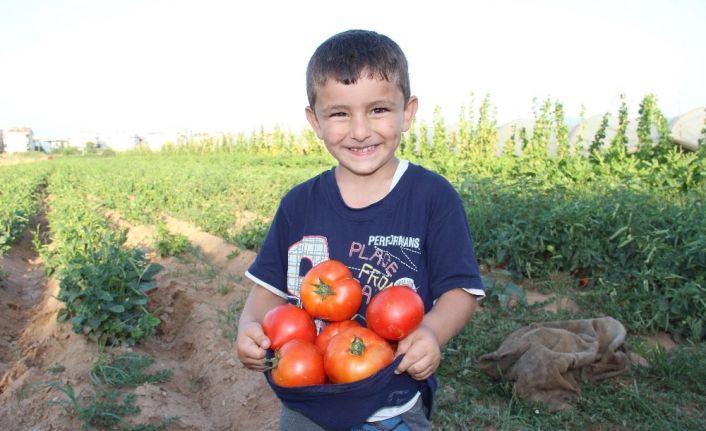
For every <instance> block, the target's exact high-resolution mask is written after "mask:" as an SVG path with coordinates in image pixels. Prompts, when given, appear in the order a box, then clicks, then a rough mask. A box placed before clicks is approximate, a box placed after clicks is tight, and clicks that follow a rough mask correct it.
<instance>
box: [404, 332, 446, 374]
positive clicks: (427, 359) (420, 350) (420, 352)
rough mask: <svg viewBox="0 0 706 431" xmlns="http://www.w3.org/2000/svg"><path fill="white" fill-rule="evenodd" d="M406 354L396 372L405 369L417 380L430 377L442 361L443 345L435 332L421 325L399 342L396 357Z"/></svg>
mask: <svg viewBox="0 0 706 431" xmlns="http://www.w3.org/2000/svg"><path fill="white" fill-rule="evenodd" d="M403 353H404V354H405V356H404V358H402V361H400V363H399V365H398V366H397V368H396V369H395V374H402V373H404V372H405V371H406V372H407V373H409V375H410V376H412V378H413V379H415V380H424V379H426V378H427V377H430V376H431V375H432V374H433V373H434V371H436V369H437V368H439V363H440V362H441V347H440V346H439V340H437V338H436V335H434V332H433V331H432V330H431V329H429V328H427V327H426V326H424V325H423V324H422V325H420V326H419V327H418V328H417V329H415V330H414V332H412V333H411V334H409V335H408V336H407V337H405V338H403V339H402V340H400V342H399V343H398V344H397V350H396V351H395V357H398V356H399V355H401V354H403Z"/></svg>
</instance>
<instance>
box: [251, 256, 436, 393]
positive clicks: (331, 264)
mask: <svg viewBox="0 0 706 431" xmlns="http://www.w3.org/2000/svg"><path fill="white" fill-rule="evenodd" d="M300 294H301V303H302V307H303V308H299V307H297V306H295V305H292V304H284V305H280V306H278V307H275V308H273V309H272V310H270V311H269V312H268V313H267V314H266V315H265V318H264V320H263V322H262V326H263V329H264V331H265V335H267V337H268V338H269V339H270V342H271V348H272V349H273V350H274V351H275V355H274V357H273V358H272V380H273V381H274V383H275V384H277V385H279V386H284V387H298V386H309V385H320V384H324V383H327V382H331V383H351V382H355V381H358V380H362V379H364V378H366V377H369V376H371V375H373V374H375V373H376V372H377V371H379V370H380V369H382V368H385V367H386V366H387V365H389V364H390V363H392V361H393V359H394V351H393V347H392V344H391V343H396V342H397V341H398V340H401V339H402V338H404V337H406V336H407V335H408V334H410V333H411V332H412V331H414V330H415V329H416V328H417V326H419V324H420V323H421V321H422V318H423V317H424V304H423V302H422V299H421V298H420V297H419V295H417V293H416V292H415V291H414V290H413V289H410V288H408V287H407V286H390V287H387V288H385V289H384V290H382V291H381V292H379V293H378V294H377V295H375V296H374V297H373V299H372V300H371V301H370V304H368V307H367V310H366V313H365V318H366V322H367V327H364V326H361V325H360V324H359V323H358V322H357V321H355V320H351V318H352V317H353V316H354V315H355V313H356V312H357V311H358V309H359V308H360V305H361V303H362V301H363V291H362V288H361V287H360V282H358V280H357V279H355V278H353V275H352V274H351V271H350V270H349V269H348V267H347V266H346V265H345V264H343V263H342V262H340V261H337V260H327V261H324V262H322V263H320V264H318V265H316V266H314V267H313V268H311V270H309V272H307V273H306V275H305V276H304V279H303V280H302V285H301V291H300ZM314 318H316V319H320V320H324V321H326V322H327V326H326V327H325V328H324V329H323V330H322V331H321V333H319V334H317V331H316V325H315V324H314Z"/></svg>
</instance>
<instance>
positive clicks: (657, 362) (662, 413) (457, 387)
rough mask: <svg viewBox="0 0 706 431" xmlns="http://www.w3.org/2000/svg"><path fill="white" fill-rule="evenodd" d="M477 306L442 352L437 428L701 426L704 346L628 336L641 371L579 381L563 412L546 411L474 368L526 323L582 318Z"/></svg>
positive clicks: (705, 391) (705, 397)
mask: <svg viewBox="0 0 706 431" xmlns="http://www.w3.org/2000/svg"><path fill="white" fill-rule="evenodd" d="M486 299H491V301H488V302H485V303H483V307H484V309H483V311H481V312H479V313H477V314H476V315H475V316H474V318H473V320H472V321H471V322H470V323H469V324H468V325H467V326H466V328H465V329H464V330H463V331H462V332H461V333H460V334H459V335H458V336H457V337H456V338H454V339H453V340H452V341H451V342H450V343H449V344H448V345H447V347H446V348H445V349H444V352H443V359H442V365H441V367H440V369H439V372H438V376H439V382H440V389H439V391H438V393H437V397H436V408H435V413H434V418H433V420H434V425H435V429H440V430H476V429H486V428H487V429H493V430H540V429H543V430H587V429H591V430H655V431H656V430H703V429H704V423H706V412H704V410H703V406H704V405H706V379H704V376H706V345H704V344H703V343H688V342H687V343H682V344H680V345H679V346H678V347H677V348H676V349H674V350H672V351H666V350H665V349H663V348H659V347H654V345H653V344H652V343H650V342H649V341H648V340H647V339H646V338H645V337H642V336H639V335H632V334H629V335H628V340H627V342H626V344H627V347H628V349H629V350H630V351H633V352H636V353H638V354H640V355H641V356H643V357H644V358H645V359H646V360H647V361H648V362H649V364H650V366H649V367H643V366H633V368H632V369H631V371H630V373H629V374H627V375H623V376H620V377H614V378H610V379H606V380H603V381H600V382H582V383H581V390H582V393H581V396H580V397H579V398H578V400H577V401H576V402H575V403H574V408H573V409H572V410H569V411H561V412H557V413H552V412H549V411H548V410H547V408H546V407H544V406H543V405H541V404H537V403H533V402H528V401H525V400H522V399H520V398H518V397H517V395H516V394H515V393H514V392H513V388H512V383H511V382H509V381H504V380H503V381H495V380H493V379H491V378H490V377H489V376H487V375H486V374H485V373H484V372H483V371H481V370H480V369H479V368H478V367H477V366H476V364H477V361H478V358H479V357H480V356H481V355H483V354H485V353H489V352H492V351H494V350H495V349H497V347H498V346H499V345H500V344H501V343H502V341H503V340H504V339H505V337H506V336H507V335H509V334H510V333H511V332H512V331H514V330H515V329H519V328H520V327H523V326H526V325H528V324H530V323H532V322H539V321H550V320H563V319H580V318H586V317H588V316H587V315H586V313H582V312H577V313H570V312H567V311H560V312H558V313H556V314H555V313H551V312H547V311H544V310H543V309H542V308H541V305H539V304H538V305H530V306H524V305H522V304H521V303H519V305H517V306H515V307H513V308H510V307H503V306H501V303H500V301H499V300H497V299H496V300H493V299H492V298H490V297H489V298H486Z"/></svg>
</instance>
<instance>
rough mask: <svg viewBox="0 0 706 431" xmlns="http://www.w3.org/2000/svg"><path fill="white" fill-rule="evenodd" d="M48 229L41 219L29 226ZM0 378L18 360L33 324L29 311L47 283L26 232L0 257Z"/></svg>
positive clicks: (33, 221) (30, 239) (29, 236)
mask: <svg viewBox="0 0 706 431" xmlns="http://www.w3.org/2000/svg"><path fill="white" fill-rule="evenodd" d="M37 224H43V225H46V222H45V221H44V220H42V219H39V218H37V219H35V220H32V223H31V224H30V225H32V226H36V225H37ZM0 270H1V271H3V273H4V274H2V276H0V316H2V318H0V376H3V375H4V374H5V372H6V371H7V370H8V369H9V368H10V367H11V365H12V364H13V363H14V362H15V361H16V360H17V355H18V353H19V345H18V344H19V338H20V334H21V333H22V331H23V329H24V328H25V326H26V325H27V323H28V321H29V320H30V317H31V313H30V310H31V309H32V307H34V305H36V304H37V302H38V301H39V299H40V298H41V296H42V293H43V292H44V288H45V283H46V280H45V278H44V269H43V267H42V264H41V261H40V259H39V256H38V255H37V253H36V252H35V251H34V248H33V246H32V235H31V234H30V233H29V231H28V232H25V234H24V235H23V237H22V238H21V240H20V241H19V243H17V244H16V245H15V246H14V247H12V249H11V250H10V252H9V253H8V254H7V255H6V256H4V257H0Z"/></svg>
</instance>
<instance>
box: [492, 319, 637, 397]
mask: <svg viewBox="0 0 706 431" xmlns="http://www.w3.org/2000/svg"><path fill="white" fill-rule="evenodd" d="M626 335H627V332H626V330H625V327H624V326H623V325H622V323H620V322H619V321H617V320H616V319H613V318H612V317H601V318H596V319H585V320H563V321H555V322H541V323H534V324H532V325H530V326H526V327H524V328H520V329H518V330H516V331H515V332H513V333H512V334H510V335H509V336H508V337H507V339H506V340H505V341H504V342H503V343H502V344H501V345H500V348H499V349H498V350H496V351H495V352H493V353H488V354H486V355H483V356H481V358H480V368H481V369H483V370H485V371H486V372H487V373H488V374H490V375H491V376H493V377H495V378H498V379H499V378H504V379H507V380H509V381H512V382H514V388H515V391H516V393H517V394H518V396H520V397H522V398H525V399H529V400H532V401H541V402H543V403H545V404H546V405H547V406H548V408H549V409H550V410H552V411H557V410H565V409H570V408H571V407H572V406H571V404H570V402H571V401H573V400H574V399H575V398H576V397H577V396H578V395H580V393H581V389H580V386H579V382H580V381H581V380H599V379H604V378H607V377H612V376H615V375H618V374H621V373H624V372H626V371H628V370H629V368H630V361H629V358H628V355H627V353H626V352H625V347H624V342H625V337H626Z"/></svg>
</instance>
